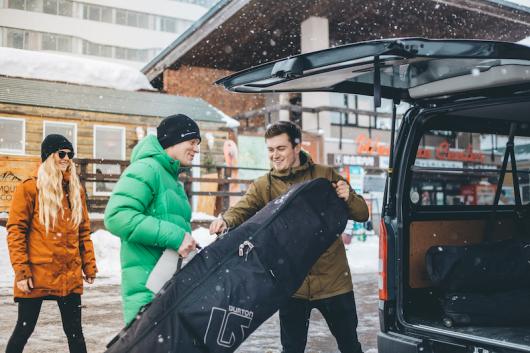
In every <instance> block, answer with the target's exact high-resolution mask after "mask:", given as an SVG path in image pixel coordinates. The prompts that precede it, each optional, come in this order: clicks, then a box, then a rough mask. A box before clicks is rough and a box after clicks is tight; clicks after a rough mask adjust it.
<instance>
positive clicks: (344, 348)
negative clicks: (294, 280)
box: [210, 121, 368, 353]
mask: <svg viewBox="0 0 530 353" xmlns="http://www.w3.org/2000/svg"><path fill="white" fill-rule="evenodd" d="M301 140H302V134H301V131H300V129H299V128H298V126H296V125H295V124H293V123H291V122H287V121H280V122H278V123H276V124H273V125H271V126H270V127H269V128H268V129H267V131H266V132H265V141H266V143H267V148H268V151H269V159H270V161H271V165H272V169H271V171H270V172H269V173H267V174H266V175H264V176H262V177H260V178H258V179H256V180H255V181H254V183H252V184H251V185H250V187H249V189H248V191H247V192H246V194H245V195H244V196H243V197H242V198H241V200H240V201H239V202H238V203H237V204H236V205H234V206H233V207H231V208H230V209H229V210H228V211H227V212H225V213H224V214H223V215H222V218H219V219H218V220H216V221H214V222H212V224H211V225H210V233H212V234H213V233H219V232H222V231H223V230H225V229H227V228H233V227H237V226H238V225H240V224H241V223H243V222H245V221H246V220H247V219H249V218H250V217H252V216H253V215H254V214H255V213H256V212H258V211H259V210H260V209H262V208H263V207H264V206H265V205H266V204H267V203H268V202H269V201H271V200H273V199H275V198H277V197H278V196H280V195H282V194H284V193H285V192H287V190H288V189H289V188H290V187H291V186H293V185H295V184H298V183H301V182H304V181H307V180H311V179H316V178H326V179H328V180H330V181H331V182H332V183H333V185H334V187H335V189H336V191H337V195H338V196H339V197H340V198H342V199H344V201H345V202H346V203H347V205H348V208H349V211H350V212H349V214H350V218H351V219H353V220H354V221H358V222H364V221H366V220H367V219H368V207H367V206H366V202H365V201H364V199H363V198H362V197H361V196H360V195H357V194H356V193H355V192H354V191H353V190H352V189H351V187H350V186H349V185H348V183H347V182H346V181H345V180H344V178H342V177H341V176H340V175H339V174H338V173H337V172H336V171H335V170H334V169H333V168H331V167H328V166H324V165H319V164H315V163H314V162H313V161H312V160H311V157H310V156H309V155H308V154H307V153H305V152H303V151H301ZM286 236H288V234H286ZM313 308H317V309H318V310H319V311H320V312H321V313H322V315H323V316H324V318H325V320H326V322H327V323H328V326H329V329H330V331H331V333H332V334H333V336H334V337H335V339H336V340H337V344H338V347H339V350H340V351H341V353H361V352H362V350H361V345H360V343H359V341H358V339H357V332H356V329H357V312H356V308H355V298H354V295H353V285H352V280H351V273H350V269H349V266H348V262H347V259H346V251H345V249H344V245H343V243H342V240H341V238H340V237H338V238H337V240H336V241H335V242H334V243H333V244H332V245H331V246H330V248H329V249H328V250H326V252H325V253H324V254H323V255H322V256H321V257H320V258H319V259H318V261H317V262H316V263H315V264H314V265H313V267H312V268H311V270H310V271H309V274H308V275H307V277H306V278H305V279H304V282H303V284H302V286H301V287H300V288H299V289H298V291H297V292H296V293H295V294H294V296H293V297H292V298H291V300H290V301H289V302H288V303H287V304H286V305H285V306H283V307H281V308H280V326H281V342H282V346H283V350H282V352H283V353H303V352H304V349H305V345H306V342H307V330H308V327H309V317H310V314H311V310H312V309H313Z"/></svg>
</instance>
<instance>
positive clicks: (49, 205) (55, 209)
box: [37, 154, 83, 233]
mask: <svg viewBox="0 0 530 353" xmlns="http://www.w3.org/2000/svg"><path fill="white" fill-rule="evenodd" d="M53 155H54V154H51V155H50V156H49V157H48V158H47V159H46V160H45V161H44V162H43V163H42V164H41V165H40V167H39V170H38V172H37V189H38V190H39V196H38V202H39V221H40V222H41V224H43V225H44V227H45V228H46V233H48V231H49V230H50V228H51V229H53V227H55V224H56V221H57V218H58V217H60V215H63V214H64V210H63V205H62V199H63V196H64V194H63V185H62V182H63V173H62V172H61V169H59V167H58V166H57V164H56V163H55V160H54V157H53ZM68 170H69V171H70V182H69V183H68V199H69V201H70V207H71V209H72V218H71V220H70V221H71V222H72V224H73V225H74V227H78V226H79V224H81V221H82V219H83V206H82V201H81V183H80V182H79V177H78V176H77V171H76V167H75V163H74V162H72V161H70V166H69V167H68Z"/></svg>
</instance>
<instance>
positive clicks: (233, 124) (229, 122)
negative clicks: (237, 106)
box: [210, 104, 241, 129]
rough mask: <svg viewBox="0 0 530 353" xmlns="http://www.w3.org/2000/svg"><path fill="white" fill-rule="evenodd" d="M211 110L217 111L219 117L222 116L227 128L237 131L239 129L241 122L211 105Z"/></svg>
mask: <svg viewBox="0 0 530 353" xmlns="http://www.w3.org/2000/svg"><path fill="white" fill-rule="evenodd" d="M210 108H212V109H214V110H215V111H217V113H219V115H220V116H221V119H222V120H223V121H224V122H225V123H226V127H228V128H230V129H237V128H238V127H239V125H241V124H240V123H239V121H237V120H236V119H233V118H231V117H230V116H228V115H226V114H225V113H223V112H222V111H221V110H219V109H217V108H216V107H214V106H213V105H211V104H210Z"/></svg>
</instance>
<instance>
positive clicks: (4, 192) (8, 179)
mask: <svg viewBox="0 0 530 353" xmlns="http://www.w3.org/2000/svg"><path fill="white" fill-rule="evenodd" d="M20 181H21V179H20V178H19V177H18V176H16V175H15V174H13V172H11V171H7V172H4V173H2V174H0V203H1V204H8V203H10V202H11V200H12V199H13V194H14V193H15V189H16V187H17V184H18V183H19V182H20Z"/></svg>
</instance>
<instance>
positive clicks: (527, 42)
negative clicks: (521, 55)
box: [517, 37, 530, 46]
mask: <svg viewBox="0 0 530 353" xmlns="http://www.w3.org/2000/svg"><path fill="white" fill-rule="evenodd" d="M517 44H522V45H526V46H530V37H526V38H524V39H521V40H520V41H518V42H517Z"/></svg>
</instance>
